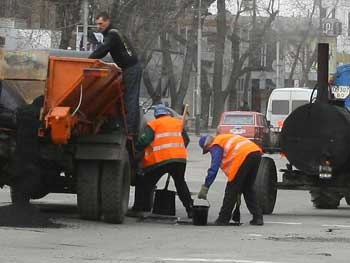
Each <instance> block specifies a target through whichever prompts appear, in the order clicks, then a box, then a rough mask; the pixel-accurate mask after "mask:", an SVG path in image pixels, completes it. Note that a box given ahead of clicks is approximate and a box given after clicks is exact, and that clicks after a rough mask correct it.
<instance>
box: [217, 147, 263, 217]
mask: <svg viewBox="0 0 350 263" xmlns="http://www.w3.org/2000/svg"><path fill="white" fill-rule="evenodd" d="M260 161H261V154H260V153H259V152H253V153H250V154H249V155H248V156H247V158H246V159H245V161H244V162H243V164H242V165H241V167H240V168H239V170H238V172H237V175H236V178H235V179H234V180H233V181H232V182H228V183H227V184H226V189H225V195H224V200H223V203H222V207H221V209H220V213H219V218H218V220H219V221H221V222H229V221H230V219H231V217H232V211H233V208H234V207H235V204H236V201H237V196H238V194H241V193H242V194H243V196H244V200H245V202H246V205H247V208H248V210H249V212H250V213H251V214H252V215H253V217H256V218H261V217H262V210H261V208H260V207H259V205H258V201H257V197H256V193H255V190H254V182H255V178H256V175H257V172H258V169H259V165H260Z"/></svg>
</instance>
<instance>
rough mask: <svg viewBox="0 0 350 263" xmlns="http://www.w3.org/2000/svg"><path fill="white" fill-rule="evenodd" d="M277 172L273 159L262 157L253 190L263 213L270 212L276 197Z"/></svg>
mask: <svg viewBox="0 0 350 263" xmlns="http://www.w3.org/2000/svg"><path fill="white" fill-rule="evenodd" d="M276 184H277V172H276V166H275V163H274V161H273V159H271V158H269V157H262V158H261V162H260V166H259V170H258V173H257V176H256V180H255V192H256V195H257V199H258V202H259V205H260V207H261V209H262V211H263V213H264V214H271V213H272V212H273V209H274V208H275V203H276V197H277V187H276Z"/></svg>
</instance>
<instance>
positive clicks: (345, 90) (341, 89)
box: [332, 86, 350, 99]
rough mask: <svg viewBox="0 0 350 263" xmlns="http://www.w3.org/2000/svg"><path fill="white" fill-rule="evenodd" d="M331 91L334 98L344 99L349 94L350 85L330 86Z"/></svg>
mask: <svg viewBox="0 0 350 263" xmlns="http://www.w3.org/2000/svg"><path fill="white" fill-rule="evenodd" d="M332 93H333V95H334V98H336V99H346V97H347V96H349V94H350V86H332Z"/></svg>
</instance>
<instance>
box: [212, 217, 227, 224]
mask: <svg viewBox="0 0 350 263" xmlns="http://www.w3.org/2000/svg"><path fill="white" fill-rule="evenodd" d="M214 224H215V225H217V226H228V225H229V224H230V221H224V220H222V219H220V218H217V219H216V220H215V222H214Z"/></svg>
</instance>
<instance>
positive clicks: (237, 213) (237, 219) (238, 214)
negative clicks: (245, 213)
mask: <svg viewBox="0 0 350 263" xmlns="http://www.w3.org/2000/svg"><path fill="white" fill-rule="evenodd" d="M232 220H233V221H234V222H236V223H240V222H241V212H240V210H239V208H236V209H235V210H234V211H233V214H232Z"/></svg>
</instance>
